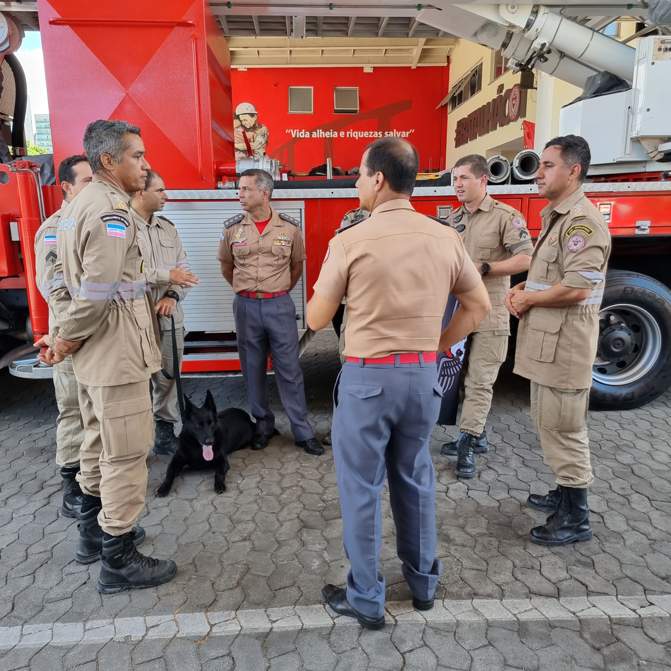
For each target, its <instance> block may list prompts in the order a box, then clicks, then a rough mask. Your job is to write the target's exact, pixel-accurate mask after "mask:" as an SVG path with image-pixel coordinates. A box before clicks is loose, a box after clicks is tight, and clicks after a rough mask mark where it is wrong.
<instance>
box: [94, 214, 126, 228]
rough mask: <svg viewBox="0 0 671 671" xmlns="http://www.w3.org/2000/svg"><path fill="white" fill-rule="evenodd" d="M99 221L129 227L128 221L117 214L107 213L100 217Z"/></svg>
mask: <svg viewBox="0 0 671 671" xmlns="http://www.w3.org/2000/svg"><path fill="white" fill-rule="evenodd" d="M100 219H101V221H103V222H105V223H106V224H108V223H109V224H123V225H124V227H125V228H128V227H129V226H130V221H128V219H127V218H126V217H124V216H123V214H119V213H118V212H108V213H107V214H103V215H101V216H100Z"/></svg>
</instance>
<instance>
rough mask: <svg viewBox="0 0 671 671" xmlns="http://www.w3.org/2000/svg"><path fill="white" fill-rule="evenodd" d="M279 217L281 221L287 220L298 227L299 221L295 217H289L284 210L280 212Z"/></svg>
mask: <svg viewBox="0 0 671 671" xmlns="http://www.w3.org/2000/svg"><path fill="white" fill-rule="evenodd" d="M280 219H282V221H287V222H289V223H290V224H292V225H293V226H296V227H300V223H299V222H298V220H297V219H294V218H293V217H290V216H289V215H288V214H285V213H284V212H280Z"/></svg>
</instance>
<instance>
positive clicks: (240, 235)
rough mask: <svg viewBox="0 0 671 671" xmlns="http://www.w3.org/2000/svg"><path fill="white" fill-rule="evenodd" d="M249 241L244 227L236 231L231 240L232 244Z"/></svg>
mask: <svg viewBox="0 0 671 671" xmlns="http://www.w3.org/2000/svg"><path fill="white" fill-rule="evenodd" d="M246 241H247V236H246V234H245V229H244V228H239V229H238V230H237V231H236V232H235V235H234V236H233V239H232V240H231V244H232V245H240V244H242V243H243V242H246Z"/></svg>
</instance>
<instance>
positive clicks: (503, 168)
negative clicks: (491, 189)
mask: <svg viewBox="0 0 671 671" xmlns="http://www.w3.org/2000/svg"><path fill="white" fill-rule="evenodd" d="M487 167H488V168H489V183H490V184H506V183H507V182H508V181H509V180H510V173H511V167H510V161H509V160H508V159H507V158H506V157H505V156H492V157H491V158H488V159H487Z"/></svg>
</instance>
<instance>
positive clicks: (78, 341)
mask: <svg viewBox="0 0 671 671" xmlns="http://www.w3.org/2000/svg"><path fill="white" fill-rule="evenodd" d="M84 149H85V151H86V155H87V157H88V159H89V162H90V164H91V168H92V169H93V172H94V175H95V177H94V180H93V182H92V184H91V185H89V186H88V187H87V189H86V190H85V191H83V192H82V193H81V194H79V197H78V198H76V199H75V200H74V201H73V202H72V203H71V204H70V205H69V206H68V207H67V208H65V209H64V211H63V213H62V216H61V220H60V223H59V230H58V255H59V256H58V260H57V262H56V269H55V271H56V273H58V272H59V271H62V273H63V286H62V287H58V288H55V289H54V290H53V291H52V293H51V296H50V302H51V303H52V304H53V306H54V313H55V317H56V326H55V328H54V331H53V333H52V334H51V343H52V344H51V347H50V348H49V350H48V351H47V354H46V359H47V360H50V361H51V362H52V363H58V362H60V361H62V360H63V359H64V358H65V357H66V356H67V355H68V354H72V362H73V367H74V371H75V375H76V377H77V382H78V383H79V390H80V393H79V405H80V408H81V413H82V419H83V422H84V431H85V438H84V443H83V444H82V446H81V450H80V463H81V470H80V472H79V474H78V476H77V479H78V481H79V484H80V487H81V489H82V492H83V494H84V496H83V502H82V509H81V514H80V523H79V535H80V538H79V545H78V549H77V553H76V558H77V560H78V561H80V562H82V563H89V562H92V561H95V560H96V559H98V558H99V557H102V567H101V571H100V577H99V579H98V590H99V591H100V592H102V593H111V592H118V591H121V590H126V589H132V588H139V587H150V586H153V585H159V584H161V583H164V582H167V581H168V580H171V579H172V578H173V577H174V576H175V573H176V566H175V563H174V562H173V561H170V560H157V559H152V558H150V557H145V556H144V555H141V554H140V553H139V552H138V551H137V549H136V547H135V544H136V543H139V542H140V541H141V540H142V538H143V537H144V532H143V531H142V530H141V529H140V527H134V524H135V522H136V520H137V519H138V517H139V516H140V514H141V513H142V509H143V508H144V500H145V494H146V490H147V454H148V452H149V450H150V448H151V445H152V441H153V431H152V415H151V399H150V395H149V378H150V376H151V374H152V373H155V372H156V371H157V370H158V369H159V366H160V350H159V348H158V343H157V342H156V338H155V334H154V330H153V325H152V317H151V313H150V309H151V308H150V304H149V299H148V296H147V295H146V292H145V289H146V283H145V278H144V276H143V275H142V272H141V264H142V257H141V255H140V249H139V246H138V242H137V230H136V227H135V226H134V225H133V224H132V221H131V218H130V212H129V209H130V206H129V201H130V194H131V193H134V192H136V191H138V190H139V189H141V188H142V187H143V186H144V183H145V179H146V171H147V170H148V168H149V165H148V164H147V162H146V161H145V159H144V144H143V142H142V139H141V138H140V130H139V129H138V128H137V127H135V126H131V125H130V124H128V123H126V122H125V121H102V120H101V121H95V122H93V123H91V124H89V126H88V127H87V129H86V132H85V134H84Z"/></svg>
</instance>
